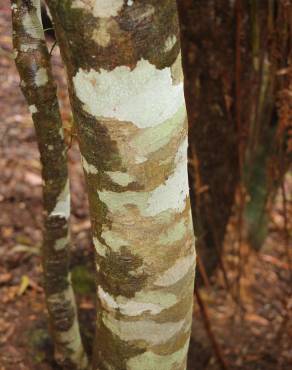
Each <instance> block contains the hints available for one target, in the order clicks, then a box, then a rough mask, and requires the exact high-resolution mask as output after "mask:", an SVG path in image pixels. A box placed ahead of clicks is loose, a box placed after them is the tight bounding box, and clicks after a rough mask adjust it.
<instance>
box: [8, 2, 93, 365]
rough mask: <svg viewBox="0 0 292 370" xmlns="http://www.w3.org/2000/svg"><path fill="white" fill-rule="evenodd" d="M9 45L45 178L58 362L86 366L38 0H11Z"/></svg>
mask: <svg viewBox="0 0 292 370" xmlns="http://www.w3.org/2000/svg"><path fill="white" fill-rule="evenodd" d="M12 21H13V46H14V51H15V61H16V66H17V68H18V71H19V75H20V78H21V84H20V85H21V89H22V92H23V94H24V96H25V98H26V100H27V102H28V105H29V110H30V112H31V113H32V118H33V122H34V126H35V130H36V136H37V142H38V146H39V151H40V158H41V164H42V177H43V182H44V185H43V198H44V210H45V227H44V232H43V239H44V240H43V249H42V253H43V269H44V289H45V295H46V303H47V308H48V313H49V319H50V326H51V331H52V336H53V339H54V344H55V356H56V359H57V361H58V363H59V364H62V365H63V366H64V367H65V368H68V369H71V370H73V369H74V370H75V369H76V370H82V369H85V368H86V367H87V358H86V355H85V352H84V350H83V346H82V342H81V338H80V334H79V326H78V320H77V312H76V304H75V299H74V294H73V290H72V285H71V280H70V274H69V266H68V253H69V236H68V218H69V214H70V192H69V181H68V172H67V155H66V146H65V143H64V136H63V129H62V123H61V117H60V112H59V106H58V101H57V96H56V86H55V84H54V82H53V78H52V73H51V67H50V57H49V53H48V50H47V47H46V43H45V39H44V32H43V28H42V24H41V18H40V1H38V0H35V1H29V0H15V1H12Z"/></svg>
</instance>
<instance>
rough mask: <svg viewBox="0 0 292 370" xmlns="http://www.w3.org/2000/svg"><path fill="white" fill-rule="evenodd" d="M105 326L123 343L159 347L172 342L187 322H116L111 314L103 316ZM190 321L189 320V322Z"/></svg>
mask: <svg viewBox="0 0 292 370" xmlns="http://www.w3.org/2000/svg"><path fill="white" fill-rule="evenodd" d="M102 319H103V322H104V324H105V326H106V327H107V328H108V329H109V330H111V331H112V332H113V333H114V334H116V335H117V336H118V337H119V338H120V339H122V340H123V341H136V340H144V341H146V342H147V343H149V344H151V345H159V344H163V343H165V342H167V341H168V340H170V339H171V338H172V337H173V336H174V335H176V334H177V333H178V332H180V331H181V330H182V329H183V327H184V324H185V323H186V320H180V321H177V322H164V323H157V322H154V321H150V320H141V321H123V320H121V319H119V320H116V319H115V318H114V317H113V316H112V315H111V314H107V313H104V314H103V318H102ZM188 321H189V320H188Z"/></svg>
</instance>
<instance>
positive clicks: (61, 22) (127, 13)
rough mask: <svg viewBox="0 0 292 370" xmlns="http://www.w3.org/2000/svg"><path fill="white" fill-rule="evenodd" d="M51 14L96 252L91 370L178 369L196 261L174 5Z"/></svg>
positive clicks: (133, 1) (71, 4) (80, 5)
mask: <svg viewBox="0 0 292 370" xmlns="http://www.w3.org/2000/svg"><path fill="white" fill-rule="evenodd" d="M48 4H49V7H50V11H51V14H52V16H53V20H54V24H55V30H56V34H57V39H58V42H59V45H60V48H61V53H62V56H63V59H64V62H65V65H66V70H67V74H68V82H69V93H70V99H71V105H72V109H73V114H74V120H75V122H76V126H77V127H76V129H77V135H78V140H79V144H80V149H81V154H82V160H83V167H84V172H85V176H86V181H87V189H88V196H89V204H90V213H91V221H92V232H93V241H94V245H95V249H96V268H97V295H98V304H97V326H96V339H95V344H94V359H93V369H94V370H96V369H131V370H135V369H139V370H143V369H145V370H146V369H147V370H148V369H157V370H158V369H159V370H163V369H165V370H167V369H185V368H186V354H187V349H188V343H189V336H190V328H191V320H192V300H193V282H194V270H195V251H194V237H193V227H192V217H191V212H190V203H189V187H188V175H187V146H188V140H187V117H186V109H185V101H184V92H183V74H182V68H181V54H180V42H179V39H180V36H179V29H178V19H177V8H176V2H175V0H161V1H157V0H143V1H141V0H94V1H93V0H88V1H82V0H73V1H57V0H50V1H48Z"/></svg>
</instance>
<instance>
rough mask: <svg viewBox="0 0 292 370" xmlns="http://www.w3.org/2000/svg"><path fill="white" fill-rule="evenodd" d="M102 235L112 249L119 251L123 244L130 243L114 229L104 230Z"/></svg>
mask: <svg viewBox="0 0 292 370" xmlns="http://www.w3.org/2000/svg"><path fill="white" fill-rule="evenodd" d="M101 236H102V238H103V239H104V240H105V242H106V243H107V245H108V246H110V248H111V250H112V251H118V250H119V249H120V248H121V247H122V246H126V245H128V242H127V241H126V240H124V239H123V238H121V237H120V236H119V234H117V233H115V232H113V231H112V230H103V231H102V234H101Z"/></svg>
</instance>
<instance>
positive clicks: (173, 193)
mask: <svg viewBox="0 0 292 370" xmlns="http://www.w3.org/2000/svg"><path fill="white" fill-rule="evenodd" d="M187 149H188V139H187V138H186V139H185V140H184V142H183V143H182V145H181V146H180V147H179V149H178V152H177V155H176V158H175V163H176V168H175V170H174V173H173V174H172V175H171V176H170V177H169V178H168V179H167V180H166V182H165V183H164V184H162V185H160V186H158V188H156V189H155V190H154V191H153V192H151V193H150V197H149V199H148V207H147V213H148V214H150V215H151V216H155V215H157V214H158V213H160V212H163V211H165V210H167V209H169V208H172V209H175V210H177V211H178V212H182V211H183V210H184V208H185V201H186V198H187V196H188V194H189V181H188V168H187V167H188V160H187Z"/></svg>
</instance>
